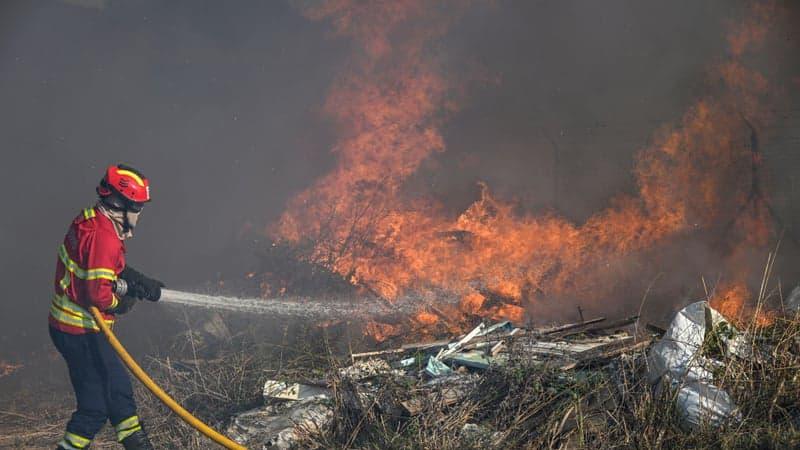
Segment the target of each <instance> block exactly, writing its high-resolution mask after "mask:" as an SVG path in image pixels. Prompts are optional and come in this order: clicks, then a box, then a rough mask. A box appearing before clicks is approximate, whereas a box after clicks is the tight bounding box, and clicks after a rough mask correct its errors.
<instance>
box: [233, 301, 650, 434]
mask: <svg viewBox="0 0 800 450" xmlns="http://www.w3.org/2000/svg"><path fill="white" fill-rule="evenodd" d="M636 320H637V317H629V318H626V319H623V320H619V321H606V320H605V319H604V318H597V319H592V320H586V321H580V322H577V323H571V324H564V325H560V326H555V327H549V328H539V329H535V328H533V329H526V328H519V327H515V326H514V325H513V324H512V323H511V322H508V321H504V322H499V323H495V324H491V325H486V324H483V323H481V324H480V325H478V326H477V327H475V328H474V329H472V330H471V331H470V332H469V333H466V334H464V335H463V336H459V337H456V338H454V339H449V340H440V341H431V342H420V343H415V344H406V345H403V346H401V347H399V348H392V349H385V350H378V351H371V352H365V353H355V354H352V355H351V364H350V365H349V366H347V367H343V368H341V369H339V370H338V371H335V372H332V373H331V374H330V375H329V377H328V379H326V380H321V381H318V382H315V383H314V384H307V382H301V383H298V382H295V381H291V380H286V381H281V380H268V381H267V382H266V383H265V386H264V398H265V400H266V405H265V406H263V407H260V408H257V409H254V410H250V411H247V412H244V413H241V414H238V415H237V416H235V417H234V418H233V421H232V423H231V425H230V427H229V429H228V430H227V431H228V433H229V434H230V435H231V436H233V438H234V439H236V440H237V441H239V442H240V443H242V444H245V445H247V446H248V447H249V448H291V447H292V446H295V445H297V444H298V443H299V442H300V441H302V439H304V437H305V436H308V434H309V433H310V432H314V431H319V430H323V429H325V428H326V427H329V426H330V425H331V422H332V419H333V409H332V406H331V405H332V404H333V403H334V402H335V401H336V400H340V401H344V402H346V403H348V404H349V405H350V406H351V409H353V410H362V411H364V412H366V411H367V410H370V409H373V408H377V409H379V410H380V411H381V412H383V413H386V414H388V415H390V416H392V417H413V416H415V415H418V414H421V413H422V412H424V411H425V410H426V408H428V407H429V406H430V405H439V406H447V405H454V404H456V403H459V402H461V401H463V400H464V399H465V398H467V397H468V396H469V395H470V393H471V392H472V391H473V390H474V389H475V387H476V386H477V385H478V384H479V383H480V380H481V377H482V374H483V373H484V372H486V371H487V370H489V369H490V368H491V367H502V366H503V365H505V364H507V363H508V361H509V360H511V359H519V358H525V359H527V360H528V361H529V362H533V363H536V364H542V366H547V367H549V368H551V369H555V370H557V371H563V372H565V373H566V372H568V371H575V370H587V369H591V368H592V367H594V366H602V365H605V364H608V363H609V362H610V361H612V360H614V359H615V358H619V357H620V356H622V355H625V354H627V353H630V352H634V351H640V350H642V349H643V348H645V347H647V346H648V345H649V344H650V343H651V341H652V339H653V337H654V335H653V334H648V333H647V332H643V333H639V336H635V335H634V330H633V328H634V324H635V323H636ZM389 385H393V386H395V387H398V386H399V387H400V388H399V389H396V390H394V391H393V392H392V393H391V395H387V393H386V392H387V390H388V389H387V386H389ZM345 387H348V388H347V389H345ZM337 396H338V398H336V397H337ZM343 396H344V397H345V398H342V397H343ZM566 419H567V418H565V424H564V426H567V425H568V424H567V422H568V420H566ZM460 433H461V434H462V435H463V436H464V438H465V439H467V440H469V441H473V442H476V443H484V444H486V445H490V443H491V442H492V440H493V439H496V438H497V437H498V436H499V434H498V432H495V431H493V430H491V429H489V428H487V427H486V426H484V425H481V424H466V425H464V426H463V429H462V430H460Z"/></svg>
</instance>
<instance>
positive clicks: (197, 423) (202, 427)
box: [89, 306, 247, 450]
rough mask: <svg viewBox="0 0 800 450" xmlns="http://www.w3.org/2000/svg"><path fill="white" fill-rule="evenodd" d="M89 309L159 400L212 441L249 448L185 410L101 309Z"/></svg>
mask: <svg viewBox="0 0 800 450" xmlns="http://www.w3.org/2000/svg"><path fill="white" fill-rule="evenodd" d="M89 310H90V311H91V313H92V316H94V320H95V322H97V325H99V326H100V329H101V330H102V331H103V334H105V335H106V338H108V342H109V343H111V346H112V347H114V350H115V351H116V352H117V354H118V355H119V357H120V358H121V359H122V362H124V363H125V365H126V366H128V369H130V371H131V372H133V375H134V376H135V377H136V378H137V379H138V380H139V381H141V382H142V384H144V386H145V387H146V388H147V389H148V390H149V391H150V392H152V393H153V395H155V396H156V397H158V399H159V400H161V401H162V402H163V403H164V404H165V405H166V406H167V407H168V408H169V409H171V410H172V411H174V412H175V414H177V415H178V416H179V417H180V418H181V419H183V421H184V422H186V423H187V424H189V425H190V426H191V427H192V428H194V429H195V430H197V431H199V432H201V433H203V434H204V435H205V436H206V437H208V438H209V439H211V440H212V441H214V442H216V443H217V444H219V445H221V446H223V447H225V448H227V449H233V450H247V448H246V447H244V446H242V445H239V444H237V443H236V442H234V441H232V440H231V439H229V438H227V437H225V436H224V435H222V434H220V433H218V432H217V431H215V430H214V429H213V428H211V427H209V426H208V425H206V424H205V423H203V422H202V421H201V420H200V419H198V418H197V417H195V416H193V415H192V414H191V413H190V412H189V411H187V410H185V409H184V408H183V407H182V406H181V405H179V404H178V402H176V401H175V400H173V399H172V397H170V396H169V394H167V393H166V392H164V390H163V389H161V388H160V387H158V385H157V384H156V383H155V382H154V381H153V379H152V378H150V376H149V375H147V373H145V371H144V370H142V368H141V367H139V364H137V363H136V361H134V359H133V358H132V357H131V355H130V354H128V351H127V350H125V347H123V346H122V344H121V343H120V342H119V340H118V339H117V337H116V336H115V335H114V333H113V332H112V331H111V328H109V327H108V325H106V323H105V321H104V320H103V316H102V315H101V314H100V311H99V310H98V309H97V308H96V307H94V306H90V307H89Z"/></svg>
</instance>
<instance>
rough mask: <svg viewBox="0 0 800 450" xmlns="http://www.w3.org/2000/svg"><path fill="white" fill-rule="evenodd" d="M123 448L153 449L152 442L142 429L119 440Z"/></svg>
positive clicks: (131, 449)
mask: <svg viewBox="0 0 800 450" xmlns="http://www.w3.org/2000/svg"><path fill="white" fill-rule="evenodd" d="M121 444H122V446H123V447H125V450H154V449H153V444H151V443H150V439H148V438H147V433H145V432H144V430H139V431H137V432H135V433H133V434H132V435H130V436H128V437H126V438H125V439H123V440H122V442H121Z"/></svg>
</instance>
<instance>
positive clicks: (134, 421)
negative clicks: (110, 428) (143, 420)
mask: <svg viewBox="0 0 800 450" xmlns="http://www.w3.org/2000/svg"><path fill="white" fill-rule="evenodd" d="M135 425H139V416H130V417H128V418H127V419H125V420H123V421H122V422H120V423H118V424H116V425H114V429H115V430H117V431H122V430H127V429H128V428H130V427H132V426H135Z"/></svg>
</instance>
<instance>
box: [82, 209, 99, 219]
mask: <svg viewBox="0 0 800 450" xmlns="http://www.w3.org/2000/svg"><path fill="white" fill-rule="evenodd" d="M96 215H97V214H96V213H95V212H94V208H86V209H84V210H83V218H84V219H86V220H89V219H93V218H94V216H96Z"/></svg>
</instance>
